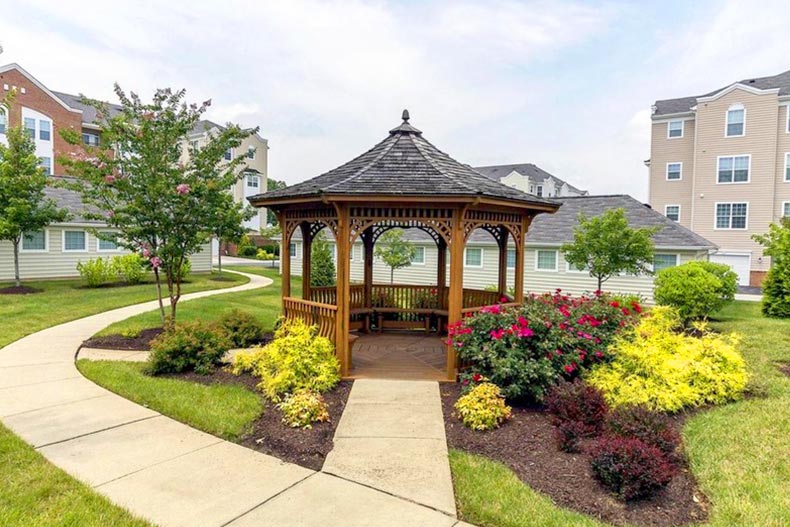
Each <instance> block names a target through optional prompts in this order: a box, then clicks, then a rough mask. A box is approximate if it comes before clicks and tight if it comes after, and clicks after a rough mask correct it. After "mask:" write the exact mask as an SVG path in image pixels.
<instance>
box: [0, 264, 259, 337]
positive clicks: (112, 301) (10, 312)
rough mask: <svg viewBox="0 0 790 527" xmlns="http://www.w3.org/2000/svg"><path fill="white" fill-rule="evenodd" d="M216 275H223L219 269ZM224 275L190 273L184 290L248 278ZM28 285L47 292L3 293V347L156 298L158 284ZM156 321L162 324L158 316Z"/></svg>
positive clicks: (72, 282) (221, 285)
mask: <svg viewBox="0 0 790 527" xmlns="http://www.w3.org/2000/svg"><path fill="white" fill-rule="evenodd" d="M213 276H214V277H217V276H219V275H217V274H216V273H215V274H214V275H213ZM223 276H224V277H226V278H227V279H228V281H215V280H211V279H210V275H209V274H207V273H201V274H194V275H192V276H191V277H190V283H188V284H184V286H183V291H184V293H194V292H195V291H204V290H207V289H221V288H225V287H231V286H234V285H239V284H242V283H244V282H247V281H248V280H247V278H244V277H242V276H239V275H236V274H233V273H223ZM6 285H9V284H0V287H5V286H6ZM24 285H26V286H30V287H35V288H38V289H42V290H43V292H41V293H35V294H31V295H3V296H0V299H2V302H0V320H2V321H3V323H2V330H0V348H2V347H3V346H5V345H7V344H10V343H11V342H13V341H15V340H17V339H20V338H22V337H24V336H25V335H29V334H31V333H35V332H36V331H39V330H42V329H45V328H48V327H50V326H55V325H57V324H61V323H63V322H68V321H70V320H75V319H77V318H82V317H86V316H88V315H94V314H96V313H101V312H102V311H108V310H110V309H114V308H118V307H123V306H128V305H132V304H138V303H140V302H145V301H147V300H155V299H156V286H154V284H152V283H146V284H140V285H135V286H128V287H113V288H96V289H88V288H85V287H82V282H81V281H80V280H49V281H41V282H28V281H26V282H24ZM184 305H187V304H186V303H185V304H184ZM153 325H158V320H157V322H156V323H154V324H153Z"/></svg>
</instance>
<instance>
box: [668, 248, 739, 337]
mask: <svg viewBox="0 0 790 527" xmlns="http://www.w3.org/2000/svg"><path fill="white" fill-rule="evenodd" d="M737 287H738V275H737V274H735V272H733V271H732V269H730V267H729V266H727V265H724V264H717V263H713V262H688V263H685V264H683V265H678V266H675V267H669V268H667V269H664V270H662V271H659V273H658V276H656V279H655V291H654V297H655V300H656V303H658V304H660V305H663V306H672V307H674V308H676V309H677V310H678V313H679V314H680V317H681V318H682V319H683V322H684V323H688V322H689V321H692V320H699V319H707V318H708V317H709V316H710V315H711V314H712V313H714V312H715V311H718V310H719V309H721V308H722V307H723V306H724V304H725V303H727V302H728V301H730V300H732V299H733V298H734V297H735V291H736V289H737Z"/></svg>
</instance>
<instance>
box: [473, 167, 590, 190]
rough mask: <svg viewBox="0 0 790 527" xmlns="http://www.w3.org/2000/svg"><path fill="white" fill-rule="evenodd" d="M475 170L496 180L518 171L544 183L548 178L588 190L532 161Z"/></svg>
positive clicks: (572, 187) (560, 183)
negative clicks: (572, 183)
mask: <svg viewBox="0 0 790 527" xmlns="http://www.w3.org/2000/svg"><path fill="white" fill-rule="evenodd" d="M474 169H475V170H477V171H478V172H480V173H481V174H483V175H484V176H486V177H489V178H491V179H493V180H495V181H501V180H502V178H504V177H507V176H508V175H510V174H511V173H512V172H517V173H519V174H521V175H522V176H526V177H528V178H529V179H530V180H532V181H534V182H535V183H539V184H540V183H544V182H545V181H546V180H549V179H553V180H555V181H557V182H558V184H559V185H558V186H562V185H568V187H569V188H570V189H571V190H573V191H574V192H579V193H582V194H586V193H587V191H586V190H581V189H578V188H576V187H574V186H573V185H571V184H570V183H568V182H567V181H565V180H562V179H560V178H558V177H557V176H555V175H554V174H550V173H548V172H546V171H545V170H543V169H542V168H540V167H539V166H537V165H534V164H532V163H516V164H512V165H491V166H485V167H474Z"/></svg>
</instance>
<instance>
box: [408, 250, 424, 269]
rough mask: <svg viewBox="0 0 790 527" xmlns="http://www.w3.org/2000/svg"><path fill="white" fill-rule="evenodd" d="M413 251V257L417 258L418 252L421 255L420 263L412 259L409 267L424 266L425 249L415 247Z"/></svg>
mask: <svg viewBox="0 0 790 527" xmlns="http://www.w3.org/2000/svg"><path fill="white" fill-rule="evenodd" d="M414 249H415V251H414V255H415V256H417V253H418V252H419V253H421V254H422V261H420V260H415V259H414V258H412V259H411V265H425V247H423V246H422V245H416V246H415V247H414Z"/></svg>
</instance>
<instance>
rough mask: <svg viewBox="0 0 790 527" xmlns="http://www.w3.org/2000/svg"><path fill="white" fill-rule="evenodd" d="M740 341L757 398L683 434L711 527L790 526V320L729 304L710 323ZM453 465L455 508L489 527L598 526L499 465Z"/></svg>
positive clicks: (458, 458) (699, 421) (700, 418)
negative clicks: (784, 365) (781, 365)
mask: <svg viewBox="0 0 790 527" xmlns="http://www.w3.org/2000/svg"><path fill="white" fill-rule="evenodd" d="M712 325H713V327H714V328H715V329H716V330H718V331H723V332H731V331H736V332H738V333H740V334H742V335H743V343H742V348H741V349H742V352H743V355H744V358H745V359H746V360H747V362H748V364H749V369H750V371H751V374H752V383H751V390H752V392H753V393H754V394H755V395H754V396H752V397H749V398H747V399H744V400H743V401H740V402H736V403H732V404H728V405H724V406H720V407H717V408H714V409H712V410H708V411H705V412H701V413H699V414H698V415H696V416H694V417H693V418H692V419H690V420H689V422H688V423H687V424H686V426H685V428H684V430H683V436H684V441H685V444H686V449H687V451H688V453H689V457H690V460H691V468H692V470H693V472H694V474H695V475H696V477H697V479H698V481H699V483H700V485H701V486H702V488H703V490H704V491H705V493H706V494H707V496H708V497H709V498H710V499H711V501H712V502H713V510H712V512H711V517H710V521H709V523H708V525H710V526H715V527H736V526H743V527H753V526H755V525H760V526H762V527H780V526H788V525H790V493H788V492H787V489H788V485H790V410H789V409H790V378H788V377H786V376H784V375H783V374H781V373H780V372H779V371H778V369H777V368H776V363H777V362H790V320H773V319H766V318H762V316H761V315H760V305H759V304H758V303H753V302H734V303H732V304H731V305H729V306H727V307H726V308H725V309H724V310H722V312H721V313H719V314H718V315H717V317H716V320H715V321H714V322H713V323H712ZM450 466H451V469H452V472H453V481H454V484H455V490H456V500H457V501H458V510H459V513H460V514H461V515H462V517H463V518H464V519H465V520H467V521H470V522H472V523H475V524H478V525H481V526H487V527H527V526H529V527H549V526H552V527H553V526H560V525H579V526H584V527H586V526H601V525H604V524H601V523H599V522H597V521H594V520H592V519H591V518H589V517H585V516H581V515H579V514H576V513H574V512H571V511H568V510H565V509H561V508H559V507H557V506H555V505H554V504H553V503H552V502H551V501H550V500H548V499H546V498H545V497H544V496H541V495H540V494H538V493H536V492H535V491H533V490H531V489H530V488H529V487H527V486H526V485H524V484H523V483H521V482H520V481H519V480H518V478H517V477H516V476H515V474H514V473H513V472H512V471H510V470H509V469H508V468H507V467H505V466H504V465H501V464H499V463H496V462H494V461H491V460H487V459H484V458H481V457H479V456H472V455H469V454H465V453H463V452H458V451H453V452H451V455H450Z"/></svg>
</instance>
